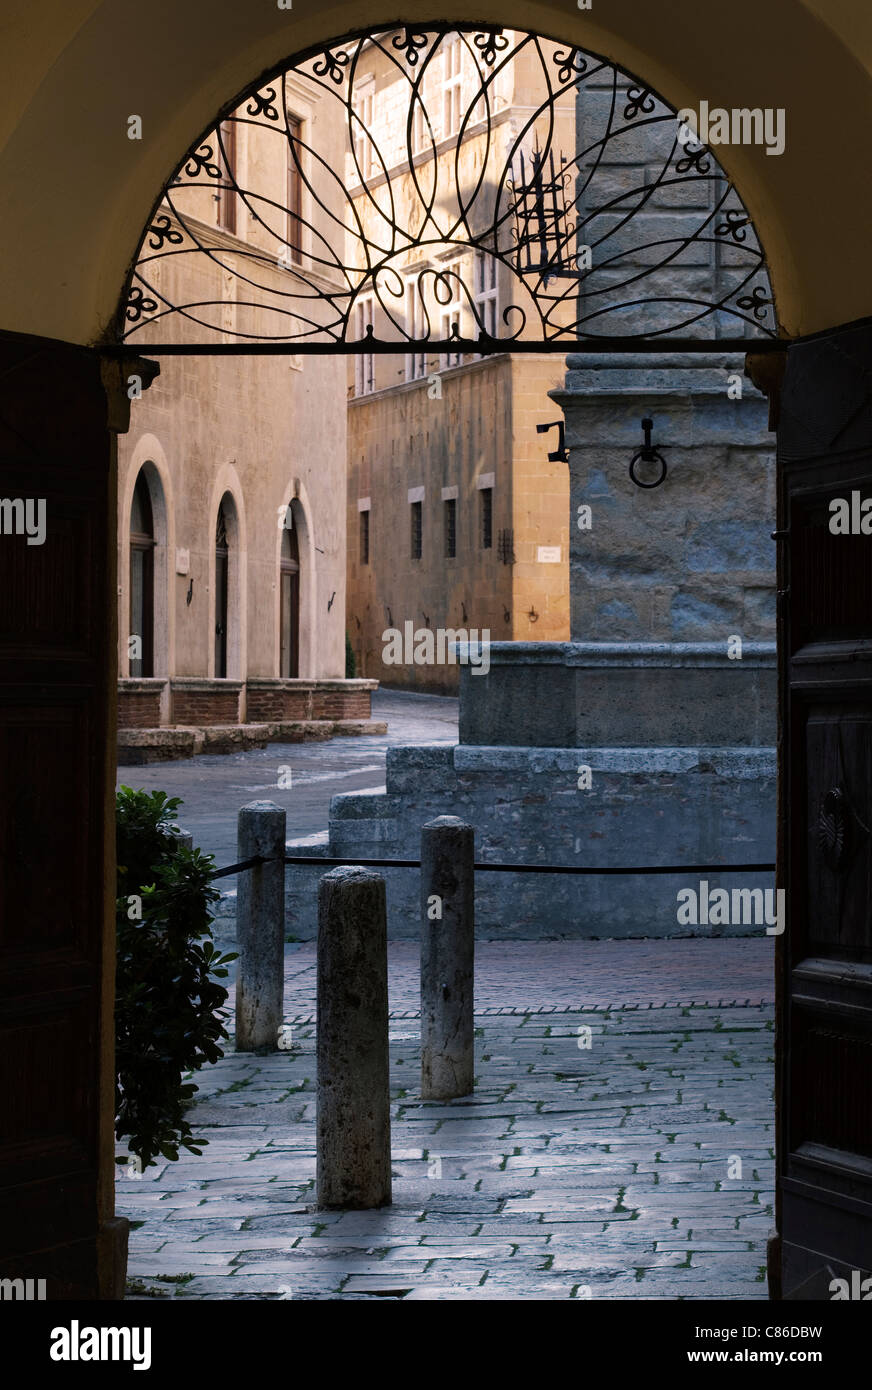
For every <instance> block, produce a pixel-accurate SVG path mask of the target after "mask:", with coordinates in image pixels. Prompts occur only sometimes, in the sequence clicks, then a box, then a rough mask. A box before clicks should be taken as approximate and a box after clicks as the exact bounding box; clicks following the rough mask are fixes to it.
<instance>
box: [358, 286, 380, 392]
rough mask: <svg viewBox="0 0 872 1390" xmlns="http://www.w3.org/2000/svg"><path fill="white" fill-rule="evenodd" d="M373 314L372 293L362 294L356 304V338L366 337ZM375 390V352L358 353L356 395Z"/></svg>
mask: <svg viewBox="0 0 872 1390" xmlns="http://www.w3.org/2000/svg"><path fill="white" fill-rule="evenodd" d="M372 314H373V303H372V295H371V294H365V295H362V296H361V298H360V299H359V300H358V301H357V303H356V304H355V306H354V327H355V334H354V336H355V338H357V339H362V338H365V337H366V331H367V329H368V328H369V329H371V328H372V326H373V323H372ZM374 390H375V354H374V353H372V352H361V353H358V354H357V355H356V357H355V359H354V394H355V395H356V396H369V395H371V393H372V392H373V391H374Z"/></svg>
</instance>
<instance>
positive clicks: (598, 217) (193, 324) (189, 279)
mask: <svg viewBox="0 0 872 1390" xmlns="http://www.w3.org/2000/svg"><path fill="white" fill-rule="evenodd" d="M522 68H523V71H524V72H525V74H526V76H525V81H526V83H527V91H528V94H529V92H530V91H532V92H533V97H532V100H527V101H525V102H520V103H519V102H517V101H515V100H513V95H512V93H513V90H514V89H513V87H512V82H513V74H516V73H518V72H519V71H521V69H522ZM458 74H459V76H458ZM531 74H532V76H531ZM301 91H304V92H309V93H311V94H312V97H313V99H314V102H315V105H316V107H317V119H316V120H315V121H305V122H301V120H300V117H299V99H300V93H301ZM507 92H508V96H507V95H506V93H507ZM331 123H332V124H331ZM336 123H338V124H339V126H341V130H342V133H343V137H344V143H345V161H346V166H345V168H341V167H340V168H336V167H335V163H336V161H335V159H333V160H332V161H331V159H330V157H329V152H327V146H326V145H325V143H324V139H323V135H324V133H325V132H327V131H328V130H329V129H332V131H333V140H334V144H335V140H336V138H337V134H336ZM239 127H246V128H248V130H247V133H248V134H249V136H250V138H256V139H257V140H258V141H260V142H267V143H264V144H263V148H264V149H266V148H267V144H268V145H269V148H270V149H271V150H272V151H273V154H272V155H271V156H270V158H272V163H273V166H274V167H275V166H277V165H278V166H281V167H282V169H283V180H282V183H281V186H280V187H278V188H277V187H275V186H273V185H270V186H267V182H266V181H265V179H264V176H263V169H264V168H265V167H266V165H267V164H268V163H269V159H267V158H266V157H264V158H263V159H261V158H260V157H258V158H257V159H255V160H248V161H247V162H246V161H242V163H241V165H240V163H239V162H237V160H236V159H235V157H234V153H233V151H234V149H238V148H239V147H240V143H241V142H240V141H239V139H238V138H236V137H237V136H238V134H239V133H240V132H239V131H238V128H239ZM252 132H254V135H253V136H252V134H251V133H252ZM318 132H321V137H319V135H318ZM640 138H641V140H642V141H643V142H644V148H645V152H646V153H645V160H644V167H641V168H639V166H638V165H637V164H636V163H634V161H633V158H632V156H631V151H632V150H633V148H634V146H633V142H634V141H636V142H637V144H638V141H639V139H640ZM276 151H277V153H276ZM637 168H639V172H638V173H637V172H636V170H637ZM228 200H229V203H230V204H232V205H233V206H234V209H235V213H234V215H233V216H230V217H228V215H227V208H228V205H229V203H228ZM216 207H217V209H218V210H219V211H218V213H217V216H216V213H215V211H214V209H215V208H216ZM210 208H211V209H212V211H211V212H210V211H209V209H210ZM222 212H223V217H222ZM210 219H211V221H210ZM233 227H236V229H237V230H236V232H235V234H234V233H233V232H232V231H231V230H228V229H229V228H233ZM482 285H487V286H488V287H490V291H491V292H490V293H489V294H483V293H482V290H481V287H482ZM736 333H738V334H740V335H741V338H740V339H736V338H734V337H730V336H729V335H730V334H736ZM776 334H777V325H776V321H775V314H774V301H773V297H772V291H771V288H770V284H769V279H768V276H767V272H766V266H765V261H764V256H763V250H762V247H761V245H760V243H759V240H758V238H757V236H756V233H755V231H754V228H753V226H752V224H751V220H750V217H749V215H748V212H747V210H746V209H745V207H744V205H743V203H742V201H741V199H740V198H739V196H738V194H737V192H736V190H735V189H734V188H733V187H732V185H731V184H730V182H729V180H728V179H727V177H726V176H725V174H724V173H723V171H722V169H721V168H720V167H719V165H718V163H717V161H716V160H715V157H714V155H713V154H712V153H711V151H710V150H709V149H707V148H705V147H704V146H702V145H700V144H696V143H690V144H685V143H682V141H681V140H680V138H679V126H678V121H677V117H676V113H675V111H674V110H673V109H672V108H671V107H669V106H668V105H667V104H666V103H665V102H664V101H662V100H661V99H660V98H659V97H657V96H656V95H655V94H654V93H653V92H652V91H651V90H650V89H649V88H648V87H646V86H645V85H644V84H643V83H642V82H640V81H639V80H638V79H636V78H635V77H633V76H632V75H630V74H628V73H626V72H624V71H622V70H621V69H620V68H617V67H615V66H614V65H613V64H612V63H610V62H609V61H607V60H606V59H603V58H601V57H597V56H595V55H594V54H591V53H588V52H585V51H582V50H581V49H579V48H572V47H567V46H566V45H565V44H564V45H560V44H558V43H555V42H552V41H548V40H545V39H542V38H540V37H539V36H537V35H534V34H529V33H511V34H508V33H503V32H502V31H501V30H498V29H493V30H483V29H481V28H478V29H473V28H471V27H464V26H457V25H454V26H448V25H445V26H431V27H429V28H428V29H426V30H421V31H419V30H417V29H412V28H395V29H392V30H385V31H381V32H377V33H367V34H365V35H358V36H356V37H352V38H349V39H347V40H343V41H341V42H339V43H336V44H333V45H331V46H330V47H329V48H325V49H320V50H318V51H317V52H314V53H311V54H309V55H308V56H306V57H303V58H301V59H299V60H298V61H295V62H293V63H291V64H290V65H289V66H287V67H286V68H284V69H283V70H282V71H279V72H276V73H275V74H274V75H273V76H272V77H270V78H268V79H266V80H263V81H260V82H259V83H258V85H257V86H256V87H252V88H251V89H250V90H249V91H248V92H246V93H245V94H244V95H243V97H242V98H240V99H239V101H237V102H236V103H234V106H233V108H232V109H231V110H230V111H228V112H227V114H226V115H225V117H224V119H223V120H222V121H221V122H220V123H219V124H218V125H217V126H216V127H215V128H214V129H213V130H212V131H211V132H210V133H207V134H206V135H205V136H204V137H203V139H202V140H200V141H198V142H197V144H196V145H195V146H194V147H193V148H192V149H191V150H190V151H189V152H188V153H187V155H186V156H185V158H184V159H183V160H182V162H181V163H180V165H179V167H178V168H177V170H176V172H175V174H174V176H173V177H172V179H171V180H170V182H169V183H168V185H167V186H166V188H165V190H164V194H163V199H162V201H161V203H160V204H159V206H158V208H157V211H156V213H155V215H154V217H153V219H152V221H151V223H150V225H149V227H148V228H147V230H146V233H145V235H144V237H143V240H142V244H141V246H140V250H139V253H138V257H137V260H136V264H135V267H134V269H133V271H132V273H131V278H130V283H129V285H128V287H127V291H126V294H125V298H124V302H123V304H122V307H121V309H120V311H119V324H118V332H117V338H116V341H117V340H118V339H120V340H122V341H128V342H134V343H136V345H137V346H141V347H142V348H143V349H144V350H149V349H150V348H151V349H155V350H160V344H161V343H170V344H172V343H174V344H180V345H181V346H180V347H179V349H178V350H181V351H187V350H191V351H193V350H196V348H197V347H198V346H203V347H206V348H207V349H208V347H209V346H214V345H216V344H225V345H226V344H228V343H232V344H237V345H239V346H242V347H243V348H244V345H246V344H248V345H250V350H255V348H254V345H259V346H260V347H263V345H270V344H273V345H276V346H278V345H281V344H286V345H288V347H289V348H290V349H292V350H293V351H294V352H301V351H307V350H308V351H330V350H331V349H332V350H337V351H343V352H349V351H351V352H354V351H356V352H359V353H365V354H369V353H372V352H384V351H403V352H406V353H415V352H416V351H418V352H423V351H424V350H427V351H428V352H429V353H434V352H439V353H441V354H442V358H443V365H444V363H445V361H449V362H450V361H455V360H458V361H459V360H460V354H462V353H485V352H493V351H500V350H506V349H511V348H519V347H521V348H526V349H533V348H562V349H564V350H566V349H571V348H572V347H573V345H590V344H593V345H596V344H597V343H601V344H603V345H609V344H612V345H613V344H614V343H615V342H616V341H617V340H621V341H624V340H626V342H627V344H628V345H630V346H632V345H633V344H634V343H635V342H638V343H639V344H640V345H642V344H646V345H648V344H653V345H657V344H658V343H660V344H662V346H664V347H668V346H670V345H671V344H672V343H674V342H675V341H676V339H679V338H680V339H681V340H682V341H684V340H685V339H690V340H702V341H704V342H706V343H708V342H711V343H712V344H713V345H714V344H717V343H720V342H721V341H722V340H724V339H727V338H728V339H729V341H730V342H735V341H741V342H744V341H746V340H747V341H750V342H753V343H755V344H756V343H759V342H761V341H763V342H764V343H765V340H767V339H772V338H774V337H775V336H776ZM682 335H684V336H683V337H682ZM216 350H227V349H226V348H225V349H216Z"/></svg>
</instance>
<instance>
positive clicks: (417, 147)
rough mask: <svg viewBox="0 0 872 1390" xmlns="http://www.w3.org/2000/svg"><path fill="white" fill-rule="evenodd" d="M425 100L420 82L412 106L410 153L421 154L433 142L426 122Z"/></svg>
mask: <svg viewBox="0 0 872 1390" xmlns="http://www.w3.org/2000/svg"><path fill="white" fill-rule="evenodd" d="M425 101H426V95H425V92H424V84H423V83H422V84H421V86H420V87H419V89H418V97H417V99H416V101H415V104H414V107H413V108H412V154H423V153H424V151H425V150H429V149H431V148H432V146H433V144H434V143H435V140H434V137H433V136H432V135H431V133H430V127H429V125H428V123H427V110H426V106H425Z"/></svg>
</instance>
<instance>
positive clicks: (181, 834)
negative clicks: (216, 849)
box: [173, 825, 194, 849]
mask: <svg viewBox="0 0 872 1390" xmlns="http://www.w3.org/2000/svg"><path fill="white" fill-rule="evenodd" d="M173 834H174V835H175V836H176V839H177V840H178V842H179V844H180V845H181V846H182V848H183V849H193V848H194V835H193V832H192V831H190V830H183V829H182V827H181V826H180V825H176V826H173Z"/></svg>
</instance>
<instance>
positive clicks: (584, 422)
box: [287, 354, 776, 938]
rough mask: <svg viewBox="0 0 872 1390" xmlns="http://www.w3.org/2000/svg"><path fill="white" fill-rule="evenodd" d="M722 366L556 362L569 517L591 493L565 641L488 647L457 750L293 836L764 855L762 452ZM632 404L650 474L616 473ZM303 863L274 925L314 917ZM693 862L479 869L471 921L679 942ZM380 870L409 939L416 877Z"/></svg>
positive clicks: (435, 751)
mask: <svg viewBox="0 0 872 1390" xmlns="http://www.w3.org/2000/svg"><path fill="white" fill-rule="evenodd" d="M742 372H743V364H742V363H741V362H736V361H735V359H732V360H730V359H726V358H722V357H714V356H708V355H701V356H694V355H690V354H687V355H685V356H682V357H671V358H667V359H665V360H664V359H661V360H659V361H656V362H655V363H654V364H653V365H651V364H650V361H648V362H641V361H639V360H638V359H634V358H626V359H619V360H615V358H614V357H603V358H602V359H598V360H597V359H591V358H590V357H584V358H582V357H570V358H569V359H568V372H567V376H566V384H565V387H564V388H563V389H562V390H560V391H556V392H554V393H553V395H554V397H555V398H556V400H557V401H558V402H559V404H560V406H561V407H562V409H563V412H564V415H565V418H566V440H567V445H568V449H569V455H570V462H569V470H570V498H571V503H570V505H571V509H572V518H573V523H574V521H575V518H577V517H579V515H582V514H580V513H579V512H578V508H579V507H589V508H590V518H589V520H590V525H589V526H587V525H586V524H585V526H584V529H581V528H579V526H578V525H576V524H573V525H572V529H571V536H572V542H571V553H570V573H571V609H572V641H570V642H565V643H547V642H543V643H530V642H523V643H510V642H506V643H494V644H493V645H492V646H491V649H490V663H491V664H490V670H489V672H488V673H487V674H486V675H482V674H476V673H474V672H473V670H472V669H471V668H470V667H463V669H462V681H461V692H460V701H461V703H460V741H459V743H458V745H457V746H456V747H445V746H440V747H415V748H396V749H392V750H390V751H389V752H388V761H387V782H386V788H385V790H384V791H383V792H379V791H377V792H368V793H351V794H346V795H341V796H337V797H335V798H334V799H333V802H332V806H331V813H330V826H329V831H328V832H327V833H326V834H325V835H323V836H321V837H319V838H318V840H317V842H316V843H315V844H314V845H313V843H312V841H311V840H310V841H308V842H306V843H304V844H300V845H299V847H298V851H297V852H299V853H313V852H315V853H323V854H325V855H340V856H355V855H360V856H361V857H365V858H373V857H384V858H386V859H390V858H394V857H396V858H416V857H417V855H418V852H419V845H420V828H421V826H422V824H424V822H425V821H428V820H431V819H432V818H433V817H434V816H437V815H444V814H453V815H457V816H460V817H462V818H463V819H464V820H466V821H469V822H470V823H471V824H472V825H473V826H474V827H475V830H476V859H477V860H478V861H479V862H486V861H488V860H491V861H494V862H504V863H519V864H557V865H566V866H570V865H587V866H596V867H601V868H613V867H619V866H652V867H653V866H658V865H669V864H676V865H683V864H688V865H693V864H702V865H709V864H710V865H713V866H714V865H718V864H724V865H726V864H729V863H768V862H771V861H772V860H773V859H774V854H775V775H776V759H775V725H776V671H775V644H774V616H775V594H774V548H775V547H774V545H773V543H772V541H771V539H770V532H771V530H772V529H773V526H774V516H775V497H774V458H773V457H772V455H771V453H770V448H771V445H770V440H769V436H768V428H767V407H766V403H765V401H764V400H763V398H762V396H760V395H759V394H758V392H757V391H756V390H755V389H754V388H753V387H752V386H751V385H750V383H749V381H748V380H747V378H743V377H742ZM730 378H732V379H733V380H732V383H731V381H730ZM736 380H739V381H740V382H741V387H742V395H741V398H735V394H736V385H735V383H736ZM642 418H650V419H652V420H653V422H654V430H653V442H654V444H655V445H657V446H659V447H660V448H661V449H662V452H663V456H664V458H665V460H666V463H667V466H668V474H667V477H666V480H665V481H664V483H663V484H662V485H661V486H660V487H658V488H655V489H651V490H645V489H642V488H639V487H637V486H636V485H635V484H634V483H633V482H632V481H631V479H630V477H629V474H628V466H629V461H630V458H631V456H632V454H633V453H634V452H635V451H636V450H637V449H638V448H639V447H640V445H641V442H642V431H641V424H640V421H641V420H642ZM586 769H589V774H588V772H587V771H586ZM588 784H589V785H588ZM289 852H294V851H293V848H291V849H290V851H289ZM318 876H319V871H317V870H309V869H294V868H289V870H288V890H287V908H288V914H287V926H288V932H289V934H291V935H294V936H297V937H309V936H311V935H313V933H314V926H315V883H314V880H315V878H317V877H318ZM702 877H703V875H701V874H699V873H696V874H693V875H687V874H678V875H675V876H672V875H660V876H654V877H641V876H635V875H634V876H620V875H619V876H608V877H606V876H603V877H587V876H584V877H582V876H571V875H554V874H547V875H546V874H513V873H485V872H482V873H479V874H478V875H477V881H476V923H477V931H478V933H479V935H483V936H490V937H501V936H505V937H507V938H509V937H531V936H533V937H535V936H538V935H542V936H589V937H621V936H646V935H647V936H651V935H656V936H661V935H683V934H687V932H688V927H686V926H681V925H679V923H678V921H677V892H678V890H679V889H680V888H685V887H695V888H698V885H699V882H700V879H701V878H702ZM706 877H707V881H708V882H709V883H710V885H711V886H712V887H714V886H715V885H719V886H722V887H727V888H733V887H761V888H766V887H771V884H772V876H771V875H768V874H759V873H757V874H741V875H735V874H733V875H731V874H729V873H727V872H721V873H718V872H715V871H713V872H711V873H710V874H708V875H707V876H706ZM387 878H388V921H389V932H390V934H391V935H393V936H395V937H397V936H411V937H414V936H417V934H418V931H419V921H418V896H417V895H418V885H417V876H416V875H415V873H414V872H413V871H409V870H393V871H391V870H388V871H387ZM691 930H692V929H691ZM696 930H697V931H698V932H699V933H706V932H710V931H712V930H717V931H718V932H721V931H728V932H732V933H735V934H743V933H757V932H760V931H762V930H764V927H763V926H760V925H755V924H753V923H734V924H733V925H732V926H730V927H723V928H721V927H718V928H716V929H712V928H710V927H707V926H704V925H703V926H700V927H698V928H697V929H696Z"/></svg>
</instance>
